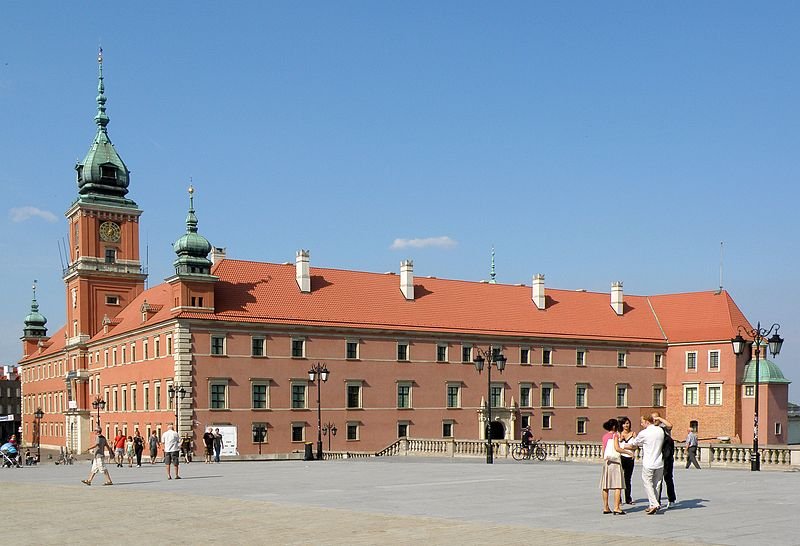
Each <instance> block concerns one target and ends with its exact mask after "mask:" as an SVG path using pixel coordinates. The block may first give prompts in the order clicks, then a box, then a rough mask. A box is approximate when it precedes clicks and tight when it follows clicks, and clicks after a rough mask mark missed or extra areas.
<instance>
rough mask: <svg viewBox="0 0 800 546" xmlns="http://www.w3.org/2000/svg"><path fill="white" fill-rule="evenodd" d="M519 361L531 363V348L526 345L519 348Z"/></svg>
mask: <svg viewBox="0 0 800 546" xmlns="http://www.w3.org/2000/svg"><path fill="white" fill-rule="evenodd" d="M519 363H520V364H530V363H531V350H530V349H529V348H528V347H520V348H519Z"/></svg>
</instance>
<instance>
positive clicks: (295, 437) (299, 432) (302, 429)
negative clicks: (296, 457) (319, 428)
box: [292, 423, 306, 442]
mask: <svg viewBox="0 0 800 546" xmlns="http://www.w3.org/2000/svg"><path fill="white" fill-rule="evenodd" d="M305 437H306V425H305V423H292V441H293V442H302V441H303V440H305Z"/></svg>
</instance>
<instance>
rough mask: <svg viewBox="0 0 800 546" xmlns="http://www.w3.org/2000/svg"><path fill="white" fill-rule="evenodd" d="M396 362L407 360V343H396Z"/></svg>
mask: <svg viewBox="0 0 800 546" xmlns="http://www.w3.org/2000/svg"><path fill="white" fill-rule="evenodd" d="M397 360H408V342H407V341H398V342H397Z"/></svg>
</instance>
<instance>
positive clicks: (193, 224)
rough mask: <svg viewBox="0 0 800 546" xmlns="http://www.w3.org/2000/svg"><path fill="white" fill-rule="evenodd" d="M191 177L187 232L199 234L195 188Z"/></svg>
mask: <svg viewBox="0 0 800 546" xmlns="http://www.w3.org/2000/svg"><path fill="white" fill-rule="evenodd" d="M191 181H192V178H191V177H189V182H190V184H189V214H187V215H186V232H187V233H197V216H195V215H194V186H193V185H192V184H191Z"/></svg>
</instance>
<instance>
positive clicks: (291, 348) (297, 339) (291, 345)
mask: <svg viewBox="0 0 800 546" xmlns="http://www.w3.org/2000/svg"><path fill="white" fill-rule="evenodd" d="M298 342H299V343H300V354H299V355H295V354H294V344H295V343H298ZM289 355H290V356H291V358H306V338H304V337H299V336H293V337H292V339H291V341H290V342H289Z"/></svg>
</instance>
